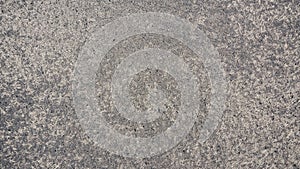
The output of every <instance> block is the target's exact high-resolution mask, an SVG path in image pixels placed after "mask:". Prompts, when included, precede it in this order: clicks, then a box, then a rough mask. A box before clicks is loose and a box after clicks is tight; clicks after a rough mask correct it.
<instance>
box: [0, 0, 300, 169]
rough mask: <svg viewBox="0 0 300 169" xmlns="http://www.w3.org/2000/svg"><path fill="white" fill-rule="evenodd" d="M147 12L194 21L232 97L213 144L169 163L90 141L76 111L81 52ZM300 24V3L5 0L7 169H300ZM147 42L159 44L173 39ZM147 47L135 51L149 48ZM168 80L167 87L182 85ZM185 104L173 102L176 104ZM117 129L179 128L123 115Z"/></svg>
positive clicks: (135, 93) (1, 16) (2, 141)
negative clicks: (104, 31) (121, 21)
mask: <svg viewBox="0 0 300 169" xmlns="http://www.w3.org/2000/svg"><path fill="white" fill-rule="evenodd" d="M138 12H165V13H170V14H173V15H175V16H178V17H181V18H184V19H186V20H188V21H190V22H191V23H193V24H196V25H198V27H199V28H200V29H201V30H203V31H204V32H205V34H206V35H207V36H208V37H209V39H210V40H211V42H212V44H213V45H214V47H215V48H216V49H217V50H218V52H219V54H220V59H221V61H222V63H223V66H224V69H225V72H226V78H227V81H228V90H229V91H228V93H229V95H228V98H227V100H226V111H225V112H224V115H223V117H222V121H221V122H220V123H219V126H218V128H217V130H215V132H214V134H213V135H212V136H211V137H210V138H209V139H208V140H206V142H205V143H203V144H198V143H197V140H196V137H195V135H197V132H196V130H195V131H194V130H193V131H191V133H190V134H189V136H188V137H187V138H186V139H185V140H184V141H182V142H181V143H180V144H178V145H177V146H176V147H175V148H174V149H172V150H170V151H168V152H166V153H164V154H161V155H159V156H154V157H151V158H144V159H134V158H126V157H122V156H119V155H115V154H112V153H110V152H108V151H105V150H103V149H101V148H99V147H98V146H96V145H95V144H94V143H93V141H92V140H91V139H90V138H89V137H88V136H87V135H86V134H85V132H84V131H83V129H82V127H81V125H80V123H79V121H78V118H77V116H76V114H75V110H74V106H73V102H72V101H73V98H72V97H73V95H72V84H71V80H72V78H73V70H74V65H75V63H76V61H77V58H78V52H79V51H80V49H81V47H82V46H83V44H84V43H85V41H86V39H87V38H88V37H90V36H91V33H92V32H93V31H94V30H95V29H97V28H98V27H100V26H103V25H105V24H106V23H109V22H110V21H112V20H114V19H116V18H118V17H121V16H127V15H129V14H132V13H138ZM299 18H300V2H299V1H297V0H290V1H284V0H278V1H275V0H272V1H264V0H257V1H230V0H224V1H221V0H216V1H213V0H204V1H197V0H192V1H188V0H182V1H160V0H151V1H150V0H145V1H127V0H121V1H116V0H103V1H100V0H98V1H95V0H91V1H79V0H74V1H54V0H45V1H27V0H23V1H16V0H15V1H13V0H1V1H0V115H1V116H0V150H1V152H0V161H1V164H0V168H1V169H2V168H4V169H6V168H7V169H11V168H22V169H23V168H171V169H173V168H174V169H176V168H188V169H190V168H284V169H285V168H291V169H298V168H300V19H299ZM145 36H146V38H148V40H149V41H151V39H152V41H153V43H152V44H155V43H156V42H155V40H157V41H160V40H161V38H163V37H155V36H156V35H145ZM147 36H148V37H147ZM144 38H145V37H143V36H137V37H132V38H131V39H128V41H129V43H130V42H136V41H140V42H141V43H140V44H144V42H143V39H144ZM164 42H168V41H167V40H166V41H164ZM172 42H173V41H170V43H172ZM124 43H126V42H124ZM123 47H124V46H123ZM120 48H122V45H121V46H120ZM114 50H115V52H118V51H120V50H125V52H126V51H127V50H126V47H125V48H123V49H118V48H117V47H115V48H114ZM178 52H181V50H179V51H178ZM114 54H116V53H114V51H112V53H111V55H114ZM187 54H188V55H189V52H187ZM190 55H192V54H190ZM199 68H201V66H200V67H199ZM101 71H104V72H107V71H106V70H100V69H99V71H98V74H101ZM143 74H144V76H140V75H139V76H136V78H135V81H134V82H136V83H132V85H131V87H132V90H131V91H132V93H131V95H132V97H133V98H134V97H139V96H140V97H141V99H140V100H133V102H134V103H135V104H136V105H141V100H143V99H144V97H143V96H144V95H146V94H145V93H143V92H145V91H144V90H141V91H139V89H138V87H137V84H139V83H138V82H139V81H143V78H144V81H152V80H153V78H154V79H155V75H151V73H149V72H147V71H146V72H142V73H141V75H143ZM203 74H204V75H205V72H204V73H203ZM158 75H160V76H163V77H164V79H161V81H162V82H163V81H168V82H172V81H174V79H172V77H170V76H168V75H166V74H164V73H161V74H158ZM158 75H157V76H158ZM101 78H102V79H101ZM103 78H104V79H103ZM203 78H204V79H205V76H203ZM147 79H148V80H147ZM156 79H158V78H157V77H156ZM97 80H98V81H100V82H101V81H103V80H109V79H105V76H98V79H97ZM204 81H205V80H204ZM147 84H148V85H150V86H151V83H146V85H147ZM170 86H171V88H172V87H174V88H175V87H176V83H175V82H174V83H172V84H171V85H170ZM166 88H168V87H166ZM208 88H209V86H205V85H204V87H203V90H204V91H205V89H208ZM101 89H102V88H101V85H98V88H97V90H98V91H99V92H100V93H101ZM204 93H205V92H204ZM176 96H177V95H176V92H175V94H174V95H170V100H172V101H173V102H175V103H176ZM205 98H206V97H205ZM208 98H209V95H207V99H208ZM99 99H104V100H106V99H105V98H99ZM99 101H100V100H99ZM106 101H109V100H106ZM203 103H207V100H206V99H203ZM174 105H176V104H174ZM144 108H145V107H144ZM141 109H143V105H142V106H141ZM170 109H176V106H174V107H170ZM204 112H205V111H204ZM204 116H205V115H204ZM165 118H168V119H172V118H176V114H172V113H170V114H169V115H168V113H167V116H166V117H165ZM108 119H109V118H108ZM110 120H111V121H110V122H111V125H112V127H114V128H115V129H116V130H118V131H119V132H120V133H123V134H129V135H135V136H139V137H144V136H151V135H153V134H155V133H156V132H160V131H163V130H165V129H166V128H167V127H168V126H169V125H171V123H163V122H164V121H165V120H163V119H160V120H158V121H159V122H160V123H159V124H160V127H157V126H156V127H154V130H151V131H149V130H147V127H148V128H151V126H150V125H149V126H146V128H144V129H143V130H141V129H140V128H141V127H140V126H138V124H130V123H129V122H126V121H125V122H124V121H123V120H122V119H121V118H119V117H113V115H112V118H111V119H110ZM171 121H172V120H171ZM161 125H162V126H161ZM124 126H125V127H126V126H129V127H127V128H126V129H124Z"/></svg>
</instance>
